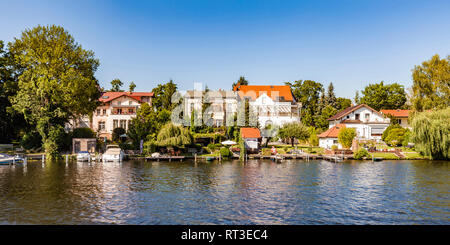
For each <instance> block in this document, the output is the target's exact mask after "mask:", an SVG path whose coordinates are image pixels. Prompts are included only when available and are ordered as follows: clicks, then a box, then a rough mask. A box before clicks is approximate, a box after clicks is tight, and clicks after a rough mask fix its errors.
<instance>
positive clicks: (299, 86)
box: [286, 80, 323, 126]
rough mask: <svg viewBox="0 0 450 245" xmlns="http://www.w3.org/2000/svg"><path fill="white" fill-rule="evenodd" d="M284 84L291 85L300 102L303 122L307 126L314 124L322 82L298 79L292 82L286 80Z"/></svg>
mask: <svg viewBox="0 0 450 245" xmlns="http://www.w3.org/2000/svg"><path fill="white" fill-rule="evenodd" d="M286 85H289V86H290V87H291V89H292V93H293V94H294V96H295V98H296V99H297V101H298V102H301V103H302V106H303V107H302V111H301V118H302V122H303V124H304V125H307V126H313V125H315V122H314V117H315V115H316V108H317V106H318V103H319V96H320V92H321V91H322V88H323V86H322V84H320V83H317V82H315V81H311V80H305V81H303V80H298V81H295V82H293V83H290V82H287V83H286Z"/></svg>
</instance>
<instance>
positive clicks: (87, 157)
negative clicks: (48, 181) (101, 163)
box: [77, 151, 91, 162]
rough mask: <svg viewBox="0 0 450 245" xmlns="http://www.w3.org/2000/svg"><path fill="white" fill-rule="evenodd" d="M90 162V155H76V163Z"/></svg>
mask: <svg viewBox="0 0 450 245" xmlns="http://www.w3.org/2000/svg"><path fill="white" fill-rule="evenodd" d="M90 160H91V154H90V153H89V152H87V151H80V152H78V153H77V161H78V162H86V161H90Z"/></svg>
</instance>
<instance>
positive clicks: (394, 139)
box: [384, 127, 408, 146]
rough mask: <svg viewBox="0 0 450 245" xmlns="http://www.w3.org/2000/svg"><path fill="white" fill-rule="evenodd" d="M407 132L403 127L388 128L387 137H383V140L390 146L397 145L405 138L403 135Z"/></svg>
mask: <svg viewBox="0 0 450 245" xmlns="http://www.w3.org/2000/svg"><path fill="white" fill-rule="evenodd" d="M407 132H408V130H407V129H405V128H402V127H400V128H393V129H391V130H389V133H388V135H387V137H386V138H385V140H384V141H385V142H386V143H387V144H389V145H391V146H399V145H402V143H403V141H404V140H405V135H406V133H407Z"/></svg>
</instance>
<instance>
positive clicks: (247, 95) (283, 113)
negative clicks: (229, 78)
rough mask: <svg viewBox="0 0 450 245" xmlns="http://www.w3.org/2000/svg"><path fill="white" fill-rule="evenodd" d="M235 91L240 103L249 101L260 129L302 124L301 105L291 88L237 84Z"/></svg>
mask: <svg viewBox="0 0 450 245" xmlns="http://www.w3.org/2000/svg"><path fill="white" fill-rule="evenodd" d="M234 91H236V92H237V93H238V99H239V100H240V101H244V100H248V101H249V105H250V108H251V110H252V111H253V112H254V113H255V114H256V116H257V117H258V123H259V125H260V128H265V127H266V126H268V125H274V126H279V127H281V126H283V125H284V124H286V123H290V122H300V109H301V104H300V103H297V101H296V100H295V97H294V96H293V94H292V92H291V87H290V86H287V85H286V86H284V85H283V86H275V85H274V86H271V85H240V84H237V85H236V86H235V87H234Z"/></svg>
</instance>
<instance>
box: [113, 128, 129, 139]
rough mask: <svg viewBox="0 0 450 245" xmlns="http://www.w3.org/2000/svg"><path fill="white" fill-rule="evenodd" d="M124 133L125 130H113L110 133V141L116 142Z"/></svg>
mask: <svg viewBox="0 0 450 245" xmlns="http://www.w3.org/2000/svg"><path fill="white" fill-rule="evenodd" d="M124 133H126V132H125V129H123V128H115V129H114V130H113V132H112V140H113V141H118V140H119V139H120V136H121V135H122V134H124Z"/></svg>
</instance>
